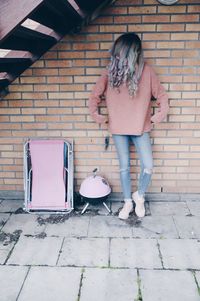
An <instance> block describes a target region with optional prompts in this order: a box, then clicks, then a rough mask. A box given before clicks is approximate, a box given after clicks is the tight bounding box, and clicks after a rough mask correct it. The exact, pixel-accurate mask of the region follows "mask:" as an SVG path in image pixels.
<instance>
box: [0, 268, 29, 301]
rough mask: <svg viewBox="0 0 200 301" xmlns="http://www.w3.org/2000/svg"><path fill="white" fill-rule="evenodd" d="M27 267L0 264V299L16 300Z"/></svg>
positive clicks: (3, 300)
mask: <svg viewBox="0 0 200 301" xmlns="http://www.w3.org/2000/svg"><path fill="white" fill-rule="evenodd" d="M27 272H28V267H19V266H5V265H1V266H0V284H1V286H0V287H1V289H0V300H1V301H16V299H17V296H18V294H19V292H20V289H21V287H22V284H23V281H24V278H25V276H26V274H27Z"/></svg>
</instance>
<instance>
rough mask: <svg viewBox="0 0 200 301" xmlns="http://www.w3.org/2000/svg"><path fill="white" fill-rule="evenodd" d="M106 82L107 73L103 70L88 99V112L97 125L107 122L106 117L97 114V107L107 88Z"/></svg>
mask: <svg viewBox="0 0 200 301" xmlns="http://www.w3.org/2000/svg"><path fill="white" fill-rule="evenodd" d="M107 82H108V76H107V71H106V70H104V71H103V73H102V74H101V76H100V77H99V79H98V80H97V82H96V85H95V86H94V88H93V90H92V93H91V95H90V97H89V112H90V115H91V116H92V118H93V119H94V120H95V121H96V122H97V123H104V122H105V121H106V120H107V118H106V116H103V115H101V114H99V112H98V105H99V104H100V103H101V101H102V95H103V94H104V92H105V90H106V88H107Z"/></svg>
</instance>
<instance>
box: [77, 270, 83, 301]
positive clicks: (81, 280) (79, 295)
mask: <svg viewBox="0 0 200 301" xmlns="http://www.w3.org/2000/svg"><path fill="white" fill-rule="evenodd" d="M84 272H85V269H84V268H82V269H81V279H80V283H79V290H78V297H77V300H76V301H80V298H81V288H82V285H83V274H84Z"/></svg>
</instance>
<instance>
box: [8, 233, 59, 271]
mask: <svg viewBox="0 0 200 301" xmlns="http://www.w3.org/2000/svg"><path fill="white" fill-rule="evenodd" d="M62 241H63V239H62V238H61V237H45V238H35V237H26V236H21V237H20V238H19V240H18V242H17V244H16V245H15V247H14V249H13V252H12V254H11V256H10V258H9V259H8V264H18V265H56V262H57V259H58V255H59V251H60V249H61V245H62Z"/></svg>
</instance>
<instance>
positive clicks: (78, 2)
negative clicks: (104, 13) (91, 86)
mask: <svg viewBox="0 0 200 301" xmlns="http://www.w3.org/2000/svg"><path fill="white" fill-rule="evenodd" d="M111 2H113V0H106V1H105V0H29V1H27V0H20V1H16V0H1V1H0V49H6V50H9V51H8V53H7V54H6V55H4V56H3V57H0V93H1V95H3V94H6V92H7V87H8V85H9V84H10V83H11V82H12V81H13V80H14V79H16V78H17V77H18V76H19V75H20V74H21V73H22V72H24V71H25V70H26V69H27V68H28V67H29V66H31V65H32V64H33V63H34V62H35V61H36V60H38V59H39V58H40V57H41V56H42V55H43V54H44V53H45V52H46V51H48V50H49V49H50V48H51V47H52V46H53V45H55V44H56V43H57V42H58V41H60V40H61V39H62V37H63V36H64V35H66V34H67V33H70V32H74V33H76V32H79V31H80V29H81V27H82V26H83V25H84V24H87V23H88V22H89V21H90V20H91V19H93V18H94V17H96V16H97V15H98V13H99V12H100V10H101V9H102V8H103V7H104V6H106V5H108V4H109V3H111ZM28 19H31V20H33V21H35V22H37V23H38V24H37V23H36V24H37V27H36V28H34V29H31V28H27V27H26V26H24V22H25V21H26V20H28Z"/></svg>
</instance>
